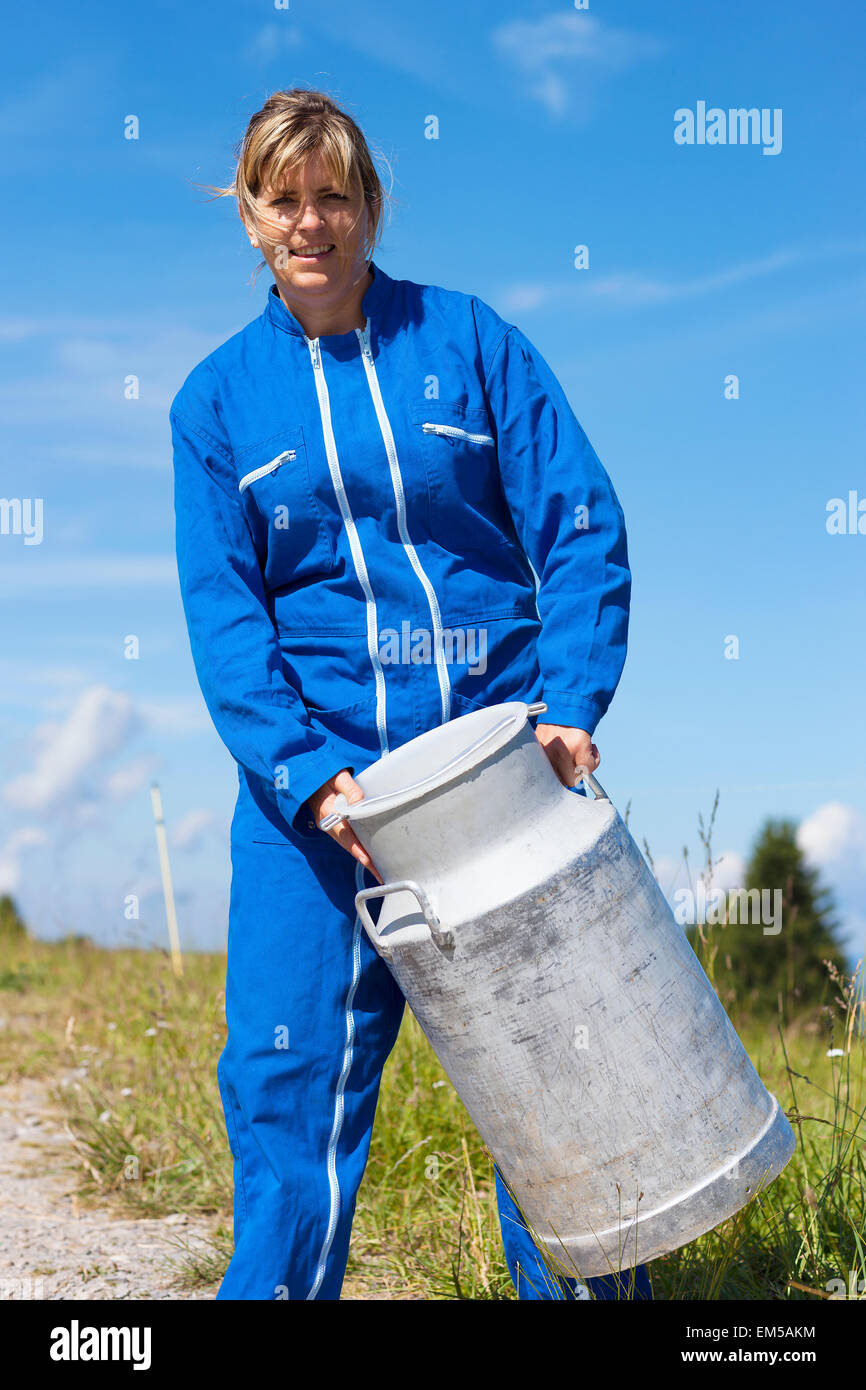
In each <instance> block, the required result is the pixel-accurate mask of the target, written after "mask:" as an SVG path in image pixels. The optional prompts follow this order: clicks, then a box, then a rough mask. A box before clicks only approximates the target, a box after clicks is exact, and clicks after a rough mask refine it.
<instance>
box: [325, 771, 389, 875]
mask: <svg viewBox="0 0 866 1390" xmlns="http://www.w3.org/2000/svg"><path fill="white" fill-rule="evenodd" d="M341 793H342V795H343V796H345V798H346V800H347V801H348V802H350V803H351V804H352V805H354V803H355V802H356V801H363V800H364V793H363V791H362V789H361V788H360V787H359V786H358V783H357V782H356V781H355V779H354V777H353V776H352V774H351V772H350V771H349V769H348V768H346V767H344V768H343V770H342V772H338V773H337V774H336V776H334V777H329V778H328V780H327V782H324V783H323V784H322V786H321V787H319V789H318V791H315V792H313V795H312V796H310V797H308V798H307V805H308V806H309V807H310V809H311V811H312V813H313V819H314V820H315V822H316V825H319V824H320V822H321V821H323V820H324V818H325V816H327V815H328V814H329V813H330V812H331V811H332V810H333V809H334V802H335V801H336V799H337V797H338V796H339V795H340V794H341ZM320 828H321V827H320ZM324 833H325V834H326V835H330V836H331V839H332V840H336V841H337V844H338V845H342V846H343V849H346V850H348V851H349V853H350V854H351V855H352V857H353V858H354V859H357V860H358V861H359V862H360V863H361V864H363V865H364V868H365V869H369V870H370V873H371V874H372V875H373V876H374V878H377V879H378V880H379V882H380V883H381V882H382V876H381V874H380V873H379V871H378V869H377V868H376V866H375V864H374V863H373V861H372V859H371V858H370V856H369V854H368V853H367V851H366V850H365V848H364V846H363V845H362V844H361V841H360V840H359V839H358V837H357V835H356V834H355V832H354V830H353V829H352V827H351V825H350V824H349V822H348V821H345V820H340V821H337V823H336V825H332V826H331V828H330V830H326V831H325V832H324Z"/></svg>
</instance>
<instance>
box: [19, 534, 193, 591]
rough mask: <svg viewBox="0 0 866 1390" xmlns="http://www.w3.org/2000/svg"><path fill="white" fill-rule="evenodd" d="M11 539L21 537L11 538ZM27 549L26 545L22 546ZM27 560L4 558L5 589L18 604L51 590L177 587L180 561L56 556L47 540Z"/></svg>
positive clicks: (31, 550)
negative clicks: (49, 548)
mask: <svg viewBox="0 0 866 1390" xmlns="http://www.w3.org/2000/svg"><path fill="white" fill-rule="evenodd" d="M5 539H6V543H7V546H8V544H9V542H10V540H17V539H18V537H11V538H10V537H7V538H5ZM22 550H23V546H22ZM7 554H8V551H7ZM26 554H27V558H26V559H23V558H22V559H19V560H9V559H5V558H4V563H3V571H2V589H0V592H2V594H3V597H4V598H5V599H8V598H10V597H11V596H12V595H13V594H14V596H15V602H16V604H19V605H20V603H21V602H22V600H24V599H26V598H27V597H28V596H29V595H31V594H34V595H35V594H37V593H39V594H41V595H44V593H45V591H46V590H50V591H51V592H53V593H55V594H56V595H57V596H58V597H63V598H69V597H72V596H73V595H75V594H76V593H81V592H82V591H84V590H88V589H142V588H147V589H151V588H160V589H162V588H176V587H177V582H178V579H177V562H176V560H175V558H174V556H173V555H113V554H110V553H107V554H95V555H70V556H67V557H56V556H54V555H53V554H52V553H51V552H50V551H49V550H48V548H47V544H46V542H45V541H43V544H42V545H41V546H31V547H30V548H29V549H28V551H27V552H26Z"/></svg>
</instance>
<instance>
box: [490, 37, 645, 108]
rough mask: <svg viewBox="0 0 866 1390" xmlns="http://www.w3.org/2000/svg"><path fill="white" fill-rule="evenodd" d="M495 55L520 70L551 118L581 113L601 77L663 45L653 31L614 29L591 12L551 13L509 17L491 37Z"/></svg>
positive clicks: (589, 103) (590, 103) (593, 96)
mask: <svg viewBox="0 0 866 1390" xmlns="http://www.w3.org/2000/svg"><path fill="white" fill-rule="evenodd" d="M491 39H492V43H493V46H494V48H495V49H496V51H497V53H498V54H499V56H500V57H501V58H503V59H504V60H505V61H506V62H508V63H511V65H512V66H513V67H515V68H517V69H518V71H519V72H521V73H522V74H523V76H524V78H525V80H526V82H527V91H528V93H529V95H530V96H531V97H532V98H533V99H534V100H535V101H539V102H540V103H541V104H542V106H544V107H546V108H547V110H548V111H549V112H550V114H551V115H552V116H564V115H565V114H566V113H568V112H569V111H570V112H572V113H574V114H576V115H583V116H586V115H588V114H589V112H590V111H591V109H592V107H593V105H594V103H595V100H596V97H597V92H598V87H599V86H600V84H601V81H602V79H603V78H604V77H606V76H608V75H610V74H614V73H619V72H625V71H626V70H627V69H628V68H631V67H634V66H635V64H637V63H641V62H645V61H647V60H648V59H651V58H656V57H658V56H659V54H661V53H663V52H664V51H665V49H666V47H667V44H666V43H665V42H664V41H663V40H662V39H659V38H657V37H656V36H654V35H650V34H639V33H636V32H635V31H633V30H629V29H615V28H613V27H611V26H609V25H606V24H603V23H602V22H601V21H600V20H598V19H596V17H595V16H594V15H590V14H576V13H574V12H572V13H567V12H554V13H552V14H548V15H544V16H543V17H542V18H540V19H514V20H510V21H509V22H508V23H506V24H501V25H499V26H498V27H497V28H496V29H494V30H493V33H492V35H491Z"/></svg>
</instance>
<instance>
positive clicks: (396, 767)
mask: <svg viewBox="0 0 866 1390" xmlns="http://www.w3.org/2000/svg"><path fill="white" fill-rule="evenodd" d="M546 708H547V707H546V705H542V704H540V703H539V704H535V705H528V704H526V703H525V702H524V701H522V700H509V701H507V702H506V703H504V704H500V705H490V706H488V707H487V708H486V709H478V710H472V711H471V712H470V713H469V714H462V715H460V716H459V717H458V718H457V719H452V720H449V722H448V723H447V724H440V725H439V726H438V727H437V728H435V729H428V730H427V732H426V733H424V734H419V735H418V737H417V738H413V739H410V740H409V742H408V743H404V744H402V745H401V746H400V747H399V748H395V749H394V750H393V751H392V752H390V753H385V754H383V756H382V757H381V758H379V759H378V760H377V761H376V762H375V763H372V764H371V765H370V766H369V767H367V768H364V770H363V772H359V773H357V774H356V776H355V781H356V782H357V783H358V785H359V786H360V787H361V789H362V791H363V792H364V799H363V801H356V802H354V803H352V804H351V805H350V803H349V802H348V801H347V800H346V798H345V796H342V795H341V796H338V797H337V800H336V802H335V804H334V810H333V811H332V812H331V813H330V814H329V815H328V816H326V817H325V818H324V820H323V821H322V822H321V827H322V829H325V830H327V829H328V828H329V827H330V826H331V825H334V824H336V822H337V821H338V820H347V821H359V820H367V819H368V818H369V817H371V816H376V815H379V814H381V812H382V811H385V810H393V809H394V808H395V807H397V806H403V805H407V804H409V803H410V802H412V801H416V800H417V799H418V798H419V797H422V796H425V795H426V794H427V793H428V792H431V791H435V790H437V789H438V788H439V787H443V786H445V785H446V784H447V783H448V782H453V781H456V779H457V778H458V777H461V776H463V775H465V773H467V772H469V771H470V770H471V769H473V768H475V767H477V766H478V765H479V764H480V763H482V762H484V761H485V759H487V758H489V757H491V756H492V755H493V754H494V753H497V752H499V750H500V748H502V747H503V746H504V745H505V744H506V743H509V742H510V741H511V740H512V739H513V738H514V737H515V735H516V734H518V733H520V731H521V729H522V728H523V727H524V725H525V724H526V721H527V719H528V717H529V716H530V714H538V713H539V712H540V711H541V710H542V709H546Z"/></svg>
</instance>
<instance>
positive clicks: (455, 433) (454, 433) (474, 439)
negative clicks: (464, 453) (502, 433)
mask: <svg viewBox="0 0 866 1390" xmlns="http://www.w3.org/2000/svg"><path fill="white" fill-rule="evenodd" d="M421 428H422V430H423V431H424V433H425V434H448V435H451V437H452V438H453V439H468V440H469V441H470V443H472V444H493V443H494V439H493V436H492V435H491V434H472V433H471V431H470V430H461V429H458V427H457V426H456V425H434V424H433V423H432V421H430V420H426V421H425V422H424V424H423V425H422V426H421Z"/></svg>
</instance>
